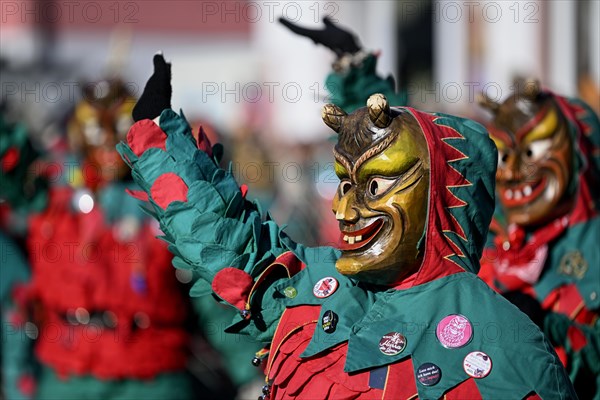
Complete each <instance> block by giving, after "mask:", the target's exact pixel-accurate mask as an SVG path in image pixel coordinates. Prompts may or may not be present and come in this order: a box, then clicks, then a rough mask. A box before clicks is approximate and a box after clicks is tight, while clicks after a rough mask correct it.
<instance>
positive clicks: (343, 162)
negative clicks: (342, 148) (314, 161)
mask: <svg viewBox="0 0 600 400" xmlns="http://www.w3.org/2000/svg"><path fill="white" fill-rule="evenodd" d="M333 156H334V157H335V161H336V162H335V164H338V163H339V164H340V165H341V166H342V167H343V168H344V169H345V170H346V173H347V174H348V175H350V174H351V173H352V163H351V162H350V160H348V158H346V157H345V156H343V155H342V154H341V153H340V152H339V151H337V150H336V148H335V147H334V148H333ZM335 164H334V168H335ZM335 169H336V172H337V168H335Z"/></svg>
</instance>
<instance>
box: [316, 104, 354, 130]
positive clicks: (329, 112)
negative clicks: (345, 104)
mask: <svg viewBox="0 0 600 400" xmlns="http://www.w3.org/2000/svg"><path fill="white" fill-rule="evenodd" d="M346 115H348V114H346V112H345V111H344V110H342V109H341V108H339V107H338V106H336V105H335V104H325V106H323V110H322V111H321V117H322V118H323V122H325V124H326V125H327V126H328V127H330V128H331V129H333V130H334V131H336V132H338V133H339V132H340V128H341V127H342V120H343V119H344V117H345V116H346Z"/></svg>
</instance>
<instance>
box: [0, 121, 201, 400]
mask: <svg viewBox="0 0 600 400" xmlns="http://www.w3.org/2000/svg"><path fill="white" fill-rule="evenodd" d="M21 132H22V131H21V130H15V131H13V133H14V135H13V136H12V137H11V140H10V141H8V140H7V141H6V142H5V141H3V145H5V144H6V145H7V146H8V147H7V148H3V149H2V153H1V154H2V155H3V158H2V161H3V165H2V166H3V186H2V192H1V195H2V197H3V198H5V199H7V200H8V202H9V203H10V204H11V205H12V206H14V207H18V208H16V209H15V210H16V211H19V210H25V214H26V215H27V216H28V217H27V236H26V239H25V243H26V247H27V254H28V258H29V259H28V261H29V265H30V268H31V272H30V271H29V270H28V268H26V267H25V266H24V264H23V262H22V260H21V262H19V259H18V257H17V254H16V252H15V251H13V247H9V243H5V242H4V240H3V242H2V244H3V249H4V250H5V251H3V254H4V255H5V256H8V257H9V259H8V260H3V261H2V270H1V273H2V275H1V280H2V282H1V283H2V286H1V289H2V290H1V292H0V295H1V300H2V305H3V312H2V317H3V318H4V320H5V321H7V322H6V324H4V323H3V367H2V369H3V373H4V374H5V380H4V388H5V394H6V396H8V397H7V398H8V399H12V398H20V397H21V396H24V397H25V396H29V397H31V396H34V398H40V399H44V400H46V399H61V400H63V399H81V398H90V399H131V398H137V397H140V398H148V399H152V398H153V399H161V400H162V399H174V400H175V399H176V400H179V399H185V398H191V396H192V389H191V379H190V376H189V375H188V373H187V372H186V364H187V361H188V359H189V341H190V335H189V331H188V327H187V325H186V324H187V318H188V317H189V312H190V304H189V299H188V298H187V295H186V294H185V290H184V288H183V286H182V285H181V284H180V283H179V282H178V281H177V279H176V278H175V275H174V274H173V270H172V268H171V266H170V264H171V259H172V256H171V254H170V253H169V251H168V250H167V248H166V245H165V244H164V243H163V242H161V241H159V240H157V239H156V236H157V235H158V234H160V231H159V230H158V226H157V224H156V222H154V221H153V220H152V219H151V218H149V217H148V216H147V215H146V214H145V213H144V212H143V211H142V210H141V209H140V207H139V201H137V200H136V199H133V198H131V197H130V196H128V195H127V194H126V192H125V190H126V189H127V188H134V187H135V185H134V184H133V182H129V183H127V182H123V181H114V182H102V183H101V184H100V185H98V181H97V180H95V181H94V182H89V184H88V183H86V182H85V180H84V179H83V178H84V177H85V176H86V174H85V171H84V172H83V173H82V171H81V169H80V167H81V166H82V162H81V161H80V160H64V161H55V162H53V163H50V164H47V165H45V164H39V165H38V167H37V169H35V168H33V170H34V171H52V173H53V174H54V178H56V177H57V176H59V177H61V178H62V179H61V180H60V182H55V183H54V184H53V185H51V186H50V187H49V188H48V187H47V185H42V184H37V183H41V182H42V181H43V179H40V182H38V180H36V179H33V178H35V177H36V175H35V172H33V171H32V169H30V167H31V164H32V163H33V162H38V163H43V162H44V161H42V160H41V159H40V158H37V157H35V156H32V155H31V154H30V153H31V151H30V148H29V147H28V144H27V137H26V135H25V134H23V135H21ZM23 132H24V131H23ZM3 133H4V132H3ZM57 166H60V167H62V168H64V170H62V171H57V170H56V167H57ZM5 167H6V168H5ZM92 171H93V169H92ZM5 183H6V185H5ZM32 183H34V184H35V185H32ZM89 187H93V189H94V191H92V190H91V189H88V188H89ZM3 211H6V216H8V215H9V213H10V210H3ZM13 211H14V210H13ZM5 261H6V262H5ZM25 265H26V264H25ZM29 275H31V276H29ZM23 283H27V286H26V288H25V287H22V286H23ZM25 311H28V312H25ZM5 328H6V332H5ZM25 333H27V335H28V336H29V337H31V338H34V339H35V342H34V354H35V358H36V361H37V362H39V363H40V364H41V367H40V368H39V369H36V368H34V367H33V365H34V363H33V361H32V360H31V359H29V358H26V356H27V351H26V350H27V349H26V346H27V344H30V342H29V339H28V337H27V336H25ZM4 339H6V340H4ZM18 390H20V392H21V393H20V394H19V392H18Z"/></svg>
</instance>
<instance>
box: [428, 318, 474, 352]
mask: <svg viewBox="0 0 600 400" xmlns="http://www.w3.org/2000/svg"><path fill="white" fill-rule="evenodd" d="M435 333H436V336H437V338H438V340H439V341H440V343H441V344H442V346H444V347H446V348H448V349H457V348H459V347H463V346H464V345H465V344H467V343H469V342H470V341H471V338H472V337H473V327H472V326H471V322H470V321H469V320H468V319H467V317H465V316H464V315H460V314H450V315H448V316H447V317H445V318H444V319H442V320H441V321H440V322H439V323H438V324H437V328H436V330H435Z"/></svg>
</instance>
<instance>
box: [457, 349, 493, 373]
mask: <svg viewBox="0 0 600 400" xmlns="http://www.w3.org/2000/svg"><path fill="white" fill-rule="evenodd" d="M463 368H464V369H465V372H466V373H467V375H469V376H472V377H473V378H477V379H479V378H485V377H486V376H488V374H489V373H490V371H491V370H492V359H491V358H490V356H488V355H487V354H485V353H483V352H481V351H474V352H472V353H469V354H467V356H466V357H465V359H464V361H463Z"/></svg>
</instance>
